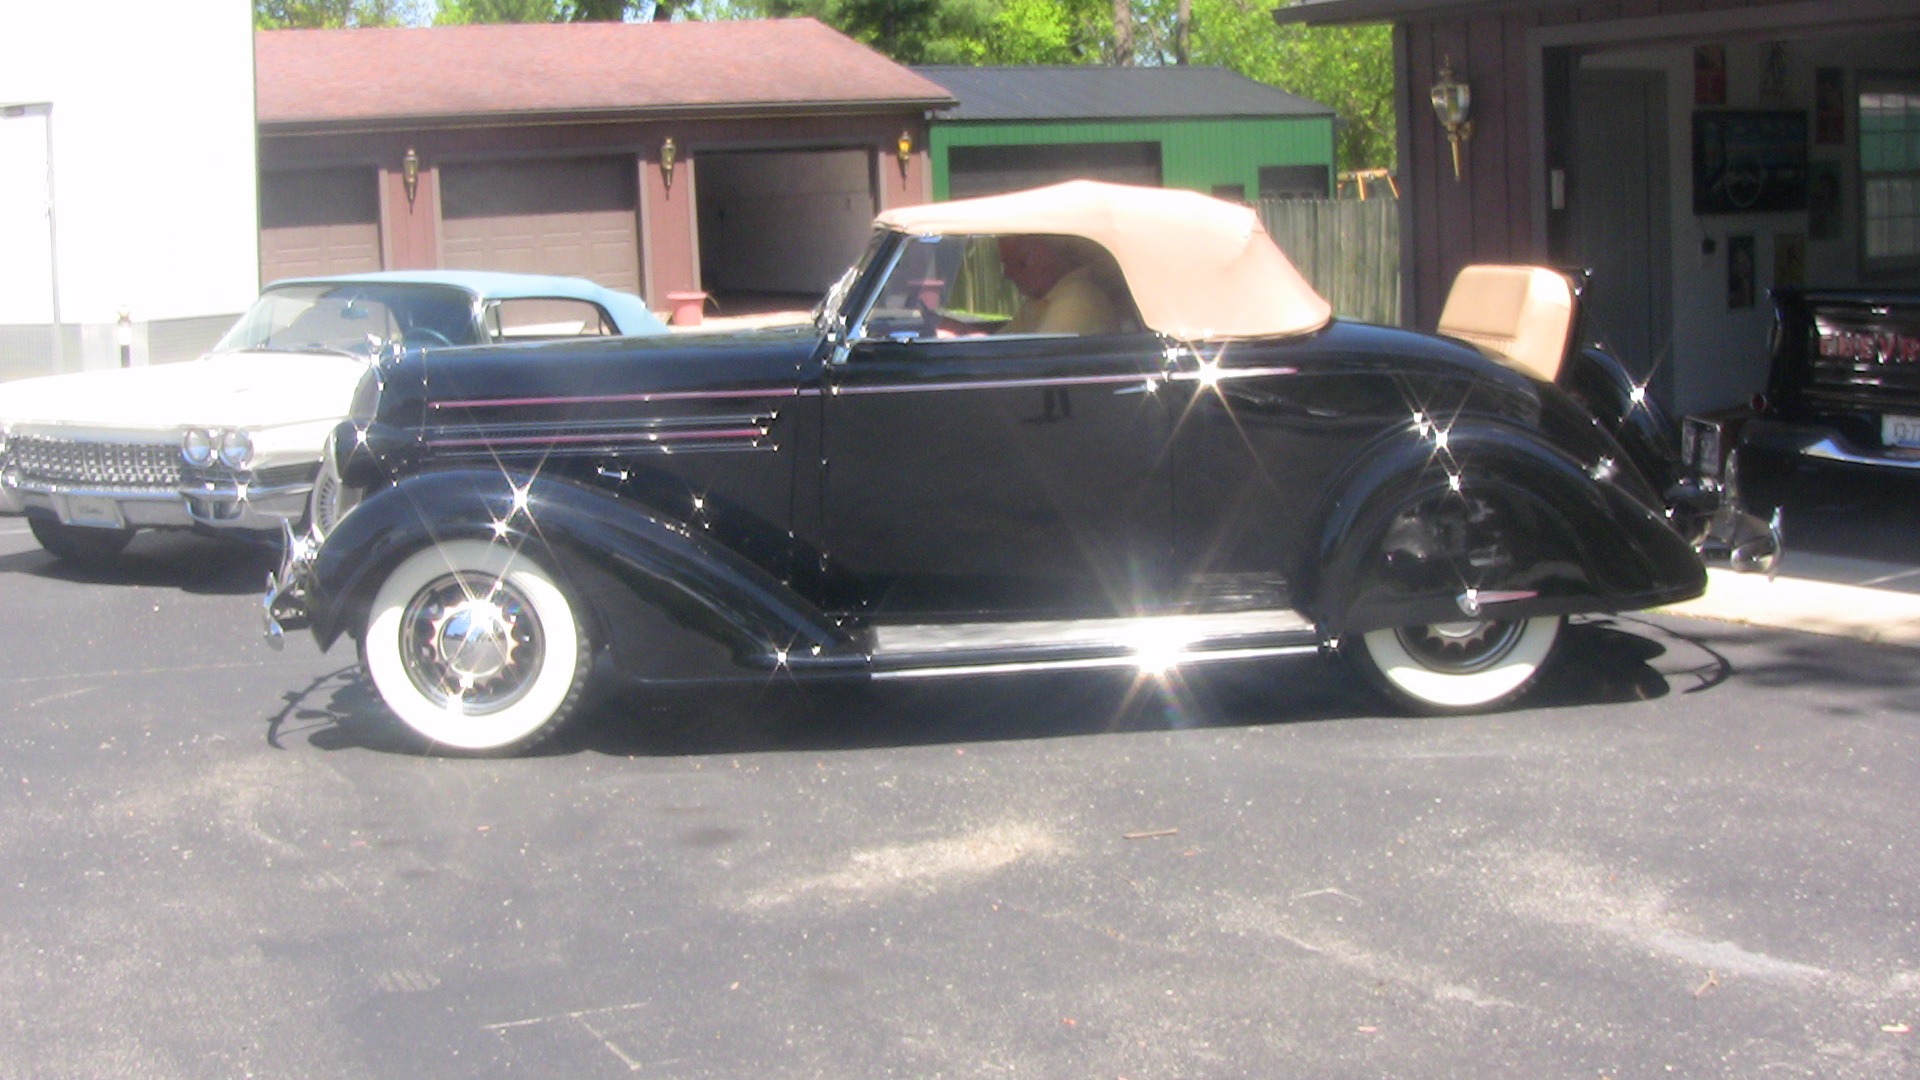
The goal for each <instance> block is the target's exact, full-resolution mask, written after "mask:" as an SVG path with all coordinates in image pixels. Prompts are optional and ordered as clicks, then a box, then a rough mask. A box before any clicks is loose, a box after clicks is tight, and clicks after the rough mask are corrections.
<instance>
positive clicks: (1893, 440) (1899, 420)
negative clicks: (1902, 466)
mask: <svg viewBox="0 0 1920 1080" xmlns="http://www.w3.org/2000/svg"><path fill="white" fill-rule="evenodd" d="M1880 444H1881V445H1882V446H1898V447H1901V448H1902V449H1906V450H1920V416H1882V417H1881V418H1880Z"/></svg>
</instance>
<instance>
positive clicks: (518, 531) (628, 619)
mask: <svg viewBox="0 0 1920 1080" xmlns="http://www.w3.org/2000/svg"><path fill="white" fill-rule="evenodd" d="M455 539H480V540H488V541H494V542H499V543H504V544H510V545H514V546H516V547H517V548H519V549H520V550H523V551H527V552H530V553H534V554H536V555H538V556H541V557H542V558H543V560H544V561H545V562H546V564H547V565H548V566H549V568H550V569H552V570H553V571H555V572H556V573H558V574H559V575H560V577H561V579H562V583H563V584H564V585H566V586H568V587H569V588H570V591H571V593H572V595H573V596H574V597H575V598H576V599H577V600H578V601H579V602H580V604H581V605H582V606H583V608H584V609H585V611H586V614H587V615H588V617H589V618H590V619H591V620H592V623H593V625H591V626H590V627H589V632H590V633H594V634H595V638H596V641H598V642H600V643H602V644H614V645H619V644H622V642H621V641H620V640H619V639H620V638H621V637H622V636H623V628H625V627H630V626H632V625H633V619H634V618H635V617H636V613H635V612H634V610H633V609H634V608H635V607H646V608H651V609H653V610H655V611H657V612H659V613H664V614H665V615H666V616H668V617H669V618H670V619H671V620H672V621H673V622H674V623H677V624H679V625H680V626H681V627H684V628H686V629H689V630H691V631H693V632H694V633H696V634H698V635H700V636H703V637H705V638H707V639H710V640H711V641H714V642H718V643H720V644H721V645H723V646H725V647H726V648H728V649H729V650H731V651H732V653H733V655H734V657H735V659H736V660H737V661H743V662H751V661H752V660H753V659H754V658H756V657H761V658H764V657H772V656H775V655H782V656H784V655H787V654H788V653H793V654H795V655H800V656H808V657H817V658H822V659H830V658H833V657H846V658H848V659H853V658H855V657H857V656H859V655H860V650H859V649H858V647H857V643H856V642H854V641H853V640H852V639H851V638H850V637H849V636H848V635H847V634H846V633H845V632H844V631H842V630H840V629H839V628H838V627H836V626H835V625H834V624H833V623H832V621H831V620H829V619H828V618H826V617H825V616H824V615H822V614H820V613H819V612H818V611H817V610H816V609H814V608H813V607H812V606H811V605H809V604H807V603H806V602H805V601H804V600H803V599H801V598H800V597H799V596H798V595H796V594H795V593H794V592H793V591H792V590H790V589H788V588H787V587H786V586H784V585H782V584H781V583H780V582H779V581H778V580H777V579H775V578H774V577H773V576H772V575H771V574H768V573H767V572H766V571H764V570H762V569H761V568H760V567H758V566H756V565H754V564H752V563H750V562H748V561H747V560H745V559H743V558H741V557H740V556H739V555H737V554H736V553H734V552H733V551H731V550H729V549H728V548H726V547H725V546H723V545H722V544H720V543H719V542H717V541H716V540H714V539H713V538H712V537H711V536H710V535H708V534H706V533H704V532H701V531H697V530H694V529H690V528H688V527H687V526H686V525H684V524H683V523H681V522H678V521H675V520H673V519H671V518H669V517H666V516H664V515H662V514H659V513H657V512H655V511H653V510H651V509H649V508H647V507H644V506H639V505H635V504H634V503H633V502H631V501H628V500H621V499H618V498H615V497H614V496H612V495H610V494H608V493H606V492H604V491H601V490H599V489H596V488H592V487H588V486H586V485H583V484H580V483H577V482H575V481H571V480H566V479H561V478H556V477H550V476H528V475H524V474H514V473H509V472H504V471H502V470H498V469H449V470H436V471H430V472H424V473H418V474H415V475H413V476H409V477H407V478H405V479H403V480H401V481H400V482H399V483H397V484H395V485H394V486H392V487H390V488H386V489H384V490H382V491H380V492H378V493H376V494H374V495H372V496H369V497H368V498H367V499H366V501H364V502H362V503H361V504H360V505H359V506H358V507H356V508H355V509H354V511H353V512H352V513H351V514H348V515H347V516H346V517H345V518H344V519H343V520H342V521H341V522H340V524H339V526H338V527H337V528H336V529H335V530H334V531H333V533H332V534H330V535H329V536H328V537H327V539H326V542H325V543H324V544H323V545H322V546H321V548H320V551H319V553H318V554H317V555H316V556H315V559H314V565H313V572H312V578H311V581H312V586H311V591H310V597H311V599H310V603H309V611H310V614H311V616H312V627H313V632H314V636H315V637H316V639H317V640H318V641H319V643H320V645H321V647H322V648H326V647H328V646H330V645H331V644H332V643H333V642H334V641H335V640H336V639H337V638H338V637H339V636H340V635H341V634H342V633H347V632H351V633H353V634H355V635H356V636H357V635H358V633H359V628H360V627H362V626H363V625H364V624H365V619H366V613H367V609H368V607H369V606H370V605H371V603H372V599H373V595H374V593H375V592H376V591H378V589H379V587H380V583H381V582H382V581H384V580H385V579H386V575H387V573H388V571H390V570H391V569H392V568H393V567H394V566H395V565H397V564H398V563H399V562H400V560H402V559H404V558H406V557H407V556H408V555H410V554H411V553H413V552H415V551H417V550H419V549H420V548H422V547H425V546H426V545H428V544H432V543H435V542H440V541H447V540H455ZM628 644H630V643H628ZM636 674H639V673H636Z"/></svg>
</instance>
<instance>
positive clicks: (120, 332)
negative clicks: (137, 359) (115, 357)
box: [113, 308, 133, 367]
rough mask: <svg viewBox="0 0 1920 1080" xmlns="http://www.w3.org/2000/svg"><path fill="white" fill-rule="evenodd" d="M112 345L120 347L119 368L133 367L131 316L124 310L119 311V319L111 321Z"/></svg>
mask: <svg viewBox="0 0 1920 1080" xmlns="http://www.w3.org/2000/svg"><path fill="white" fill-rule="evenodd" d="M113 343H114V344H115V345H118V346H119V347H120V366H121V367H132V366H133V316H132V314H130V313H129V312H128V311H127V309H126V308H121V309H120V316H119V318H117V319H115V320H114V321H113Z"/></svg>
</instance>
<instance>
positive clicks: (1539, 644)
mask: <svg viewBox="0 0 1920 1080" xmlns="http://www.w3.org/2000/svg"><path fill="white" fill-rule="evenodd" d="M1565 623H1566V619H1565V618H1563V617H1562V616H1558V615H1543V616H1541V617H1539V618H1534V619H1515V620H1501V619H1476V620H1467V621H1462V622H1457V623H1435V624H1432V625H1430V626H1405V627H1392V628H1389V629H1385V630H1373V631H1369V632H1367V633H1365V634H1361V635H1358V636H1357V637H1355V638H1352V639H1349V641H1348V643H1347V647H1346V648H1345V649H1343V650H1342V651H1343V652H1344V653H1346V654H1347V655H1348V656H1349V657H1350V658H1351V659H1352V660H1353V661H1354V663H1355V665H1356V666H1358V667H1359V668H1360V670H1361V672H1362V673H1363V674H1364V675H1366V676H1367V677H1368V679H1369V681H1371V682H1372V683H1373V684H1374V685H1375V686H1377V687H1379V688H1380V689H1381V690H1383V691H1385V692H1386V694H1387V696H1388V697H1390V698H1392V699H1394V701H1395V702H1397V703H1398V704H1400V705H1402V706H1404V707H1406V708H1409V709H1411V710H1413V711H1415V712H1420V713H1428V714H1445V713H1462V712H1477V711H1479V710H1483V709H1492V708H1497V707H1499V706H1501V705H1505V704H1508V703H1510V702H1512V701H1514V700H1515V699H1517V698H1518V697H1519V696H1520V695H1521V694H1523V693H1525V692H1526V691H1527V689H1528V687H1530V686H1531V685H1532V684H1533V680H1534V678H1535V677H1536V676H1538V675H1539V674H1540V671H1541V669H1542V668H1544V667H1545V666H1546V664H1547V659H1548V657H1549V656H1551V655H1552V653H1553V646H1554V643H1555V642H1557V641H1558V640H1559V639H1560V628H1561V627H1562V626H1563V625H1564V624H1565Z"/></svg>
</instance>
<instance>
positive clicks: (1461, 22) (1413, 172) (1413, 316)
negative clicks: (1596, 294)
mask: <svg viewBox="0 0 1920 1080" xmlns="http://www.w3.org/2000/svg"><path fill="white" fill-rule="evenodd" d="M1755 6H1766V4H1765V3H1764V0H1763V2H1762V3H1760V4H1756V3H1755V2H1754V0H1594V2H1591V3H1586V4H1577V5H1568V6H1554V7H1549V8H1546V9H1545V10H1542V11H1538V12H1519V13H1506V14H1492V15H1482V16H1477V17H1473V18H1465V19H1461V18H1452V19H1426V20H1415V21H1409V22H1407V23H1405V24H1402V25H1401V26H1400V27H1399V45H1398V48H1399V51H1400V53H1401V56H1400V58H1399V62H1400V74H1401V80H1400V85H1399V106H1400V116H1401V117H1402V119H1403V121H1405V122H1406V126H1407V131H1406V133H1405V138H1404V140H1403V142H1402V144H1401V149H1402V154H1401V162H1400V171H1401V177H1402V190H1403V191H1405V192H1406V193H1407V197H1408V199H1409V201H1410V202H1411V204H1412V205H1411V208H1410V209H1411V214H1410V220H1409V221H1408V222H1406V223H1405V225H1404V233H1403V235H1404V237H1405V240H1404V247H1403V248H1402V257H1403V261H1404V264H1405V265H1406V266H1407V267H1408V268H1409V269H1408V271H1407V274H1406V277H1407V279H1408V280H1407V282H1406V287H1407V289H1408V290H1409V296H1408V297H1407V302H1406V304H1405V310H1406V317H1407V321H1408V323H1409V324H1410V325H1413V326H1417V327H1421V328H1431V327H1432V326H1433V325H1434V323H1435V322H1436V321H1437V320H1438V319H1439V317H1440V308H1441V306H1442V305H1443V304H1444V303H1445V301H1446V290H1447V288H1448V286H1450V285H1451V284H1452V282H1453V278H1454V275H1455V274H1457V273H1458V272H1459V270H1460V268H1461V267H1462V266H1466V265H1467V264H1469V263H1474V262H1514V261H1542V260H1546V259H1547V258H1548V252H1547V238H1546V237H1545V236H1543V235H1540V234H1539V233H1538V232H1537V231H1536V229H1535V226H1534V199H1535V198H1536V195H1537V193H1538V192H1539V191H1540V190H1541V189H1543V188H1544V187H1545V183H1546V180H1545V178H1544V177H1535V176H1533V175H1532V168H1533V161H1534V146H1535V142H1536V139H1537V138H1538V137H1539V136H1538V135H1537V133H1536V132H1535V131H1534V130H1533V120H1532V118H1531V112H1530V109H1529V103H1528V99H1527V94H1528V76H1529V72H1530V69H1531V65H1532V62H1533V58H1532V57H1531V56H1530V55H1529V53H1528V49H1527V35H1528V33H1529V32H1530V31H1532V30H1533V29H1535V28H1536V27H1551V26H1563V25H1567V24H1571V23H1604V22H1616V21H1620V20H1624V19H1644V18H1656V17H1660V16H1666V15H1688V14H1699V13H1702V12H1712V11H1721V10H1729V9H1736V8H1749V7H1755ZM1449 58H1451V60H1452V62H1453V72H1454V76H1455V77H1456V78H1459V79H1462V80H1465V81H1466V82H1467V83H1468V84H1469V85H1470V86H1471V87H1472V88H1473V114H1472V119H1473V127H1474V131H1473V138H1472V140H1471V142H1470V143H1469V144H1468V145H1467V146H1466V147H1465V148H1464V154H1463V159H1462V178H1461V180H1460V182H1458V183H1455V182H1454V179H1453V163H1452V157H1451V155H1450V154H1449V152H1448V149H1447V138H1446V132H1445V130H1444V129H1443V128H1441V126H1440V122H1439V121H1438V120H1437V119H1436V118H1435V117H1434V115H1433V106H1432V104H1431V103H1430V102H1429V100H1428V91H1429V89H1430V88H1431V87H1432V86H1433V84H1434V82H1435V81H1436V80H1438V79H1439V77H1440V68H1441V65H1442V64H1443V63H1445V62H1446V61H1447V60H1448V59H1449Z"/></svg>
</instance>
